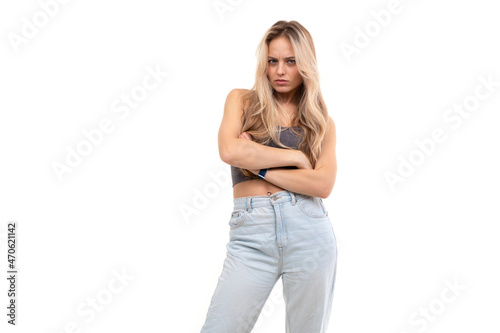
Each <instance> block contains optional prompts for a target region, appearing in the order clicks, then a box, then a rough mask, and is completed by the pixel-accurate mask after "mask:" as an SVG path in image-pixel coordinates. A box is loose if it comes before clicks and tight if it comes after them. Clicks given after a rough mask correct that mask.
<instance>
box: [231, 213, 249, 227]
mask: <svg viewBox="0 0 500 333" xmlns="http://www.w3.org/2000/svg"><path fill="white" fill-rule="evenodd" d="M246 216H247V211H246V210H245V209H235V210H233V211H232V212H231V218H230V219H229V223H228V224H229V228H230V229H231V230H234V229H236V228H239V227H241V226H242V225H243V223H245V219H246Z"/></svg>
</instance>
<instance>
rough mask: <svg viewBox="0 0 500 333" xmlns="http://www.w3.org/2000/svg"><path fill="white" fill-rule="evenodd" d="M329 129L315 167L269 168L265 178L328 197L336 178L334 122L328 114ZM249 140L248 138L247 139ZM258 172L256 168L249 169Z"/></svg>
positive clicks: (300, 190)
mask: <svg viewBox="0 0 500 333" xmlns="http://www.w3.org/2000/svg"><path fill="white" fill-rule="evenodd" d="M328 121H329V130H328V132H327V133H326V135H325V138H324V139H323V143H322V144H321V154H320V156H319V157H318V160H317V161H316V166H315V169H312V168H310V167H309V168H307V167H306V168H305V169H284V168H274V169H269V170H268V171H267V173H266V176H265V178H266V179H265V180H266V181H268V182H270V183H272V184H274V185H276V186H279V187H281V188H284V189H286V190H288V191H292V192H296V193H302V194H306V195H311V196H315V197H320V198H323V199H326V198H328V196H330V193H331V192H332V190H333V186H334V185H335V180H336V178H337V157H336V152H335V146H336V133H335V132H336V131H335V123H334V122H333V119H332V118H331V117H330V116H329V120H328ZM248 141H249V140H248ZM250 171H251V172H252V173H254V174H258V173H259V170H258V169H250Z"/></svg>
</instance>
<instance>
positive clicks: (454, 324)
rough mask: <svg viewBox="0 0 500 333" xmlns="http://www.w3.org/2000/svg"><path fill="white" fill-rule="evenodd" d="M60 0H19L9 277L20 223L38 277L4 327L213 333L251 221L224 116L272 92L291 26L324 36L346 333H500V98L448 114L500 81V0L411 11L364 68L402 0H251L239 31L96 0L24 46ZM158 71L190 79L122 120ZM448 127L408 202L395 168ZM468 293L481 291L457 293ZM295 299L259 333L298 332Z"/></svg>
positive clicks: (239, 8) (9, 65)
mask: <svg viewBox="0 0 500 333" xmlns="http://www.w3.org/2000/svg"><path fill="white" fill-rule="evenodd" d="M221 2H222V3H226V0H222V1H221ZM40 3H42V4H43V3H49V0H45V1H44V0H42V1H41V2H37V1H27V0H23V1H15V2H6V1H5V2H2V3H1V5H0V22H1V24H0V27H1V30H2V31H1V33H2V36H3V37H2V43H0V55H1V62H0V68H1V69H0V70H1V72H0V73H1V75H0V88H1V98H0V110H1V114H0V156H1V163H0V221H1V228H2V229H1V231H0V232H1V233H0V242H1V244H0V245H1V247H0V248H1V254H0V258H2V263H1V265H0V266H1V267H2V271H4V273H5V275H6V274H7V273H6V271H7V267H6V264H7V262H6V253H7V248H6V228H7V223H8V222H9V221H18V228H17V232H18V243H17V245H18V249H17V251H18V252H17V256H18V261H17V264H18V268H19V276H18V298H17V302H18V308H17V312H18V317H17V324H18V325H17V326H16V327H12V326H11V325H8V324H7V323H6V321H7V316H6V312H7V309H6V306H7V301H8V298H7V289H8V287H7V284H6V279H5V278H2V279H1V281H2V283H1V284H0V288H1V289H0V295H1V296H0V304H1V308H2V309H3V310H1V311H0V312H1V313H0V318H2V319H1V324H0V327H1V331H2V332H4V331H5V332H11V331H12V332H14V331H18V332H43V333H56V332H57V333H60V332H199V331H200V329H201V326H202V325H203V323H204V320H205V315H206V312H207V310H208V306H209V302H210V298H211V296H212V293H213V291H214V289H215V286H216V283H217V279H218V276H219V274H220V273H221V270H222V263H223V260H224V257H225V252H226V248H225V244H226V242H227V241H228V231H229V227H228V224H227V223H228V221H229V217H230V212H231V210H232V187H231V182H230V173H229V171H230V168H229V166H228V165H227V164H225V163H223V162H222V161H221V160H220V158H219V155H218V148H217V132H218V129H219V125H220V121H221V119H222V113H223V106H224V101H225V98H226V96H227V94H228V92H229V91H230V90H231V89H233V88H251V86H252V84H253V80H254V77H255V68H256V58H255V50H256V47H257V44H258V43H259V41H260V39H261V38H262V36H263V35H264V33H265V31H266V30H267V29H268V28H269V27H270V26H271V25H272V24H274V23H275V22H276V21H278V20H297V21H299V22H300V23H301V24H302V25H304V26H305V27H306V28H307V29H308V30H309V32H310V33H311V34H312V36H313V38H314V42H315V46H316V52H317V57H318V66H319V69H320V73H321V88H322V92H323V95H324V98H325V100H326V103H327V106H328V110H329V113H330V115H331V116H332V118H333V119H334V120H335V123H336V127H337V160H338V173H337V180H336V184H335V187H334V190H333V192H332V194H331V195H330V196H329V197H328V198H327V199H325V200H324V202H325V205H326V207H327V209H328V211H329V216H330V219H331V222H332V225H333V228H334V230H335V234H336V237H337V240H338V251H339V252H338V267H337V268H338V270H337V280H336V285H335V297H334V302H333V309H332V315H331V318H330V325H329V328H328V332H390V333H392V332H393V333H402V332H407V333H413V332H423V331H425V332H474V331H477V332H495V331H498V330H499V328H500V324H499V322H498V320H497V318H498V312H499V310H500V305H499V302H498V299H499V296H500V288H499V285H498V281H499V280H500V271H499V270H498V255H499V253H500V242H498V241H497V237H498V236H497V235H498V232H497V231H498V228H497V225H498V223H499V217H500V213H499V210H498V202H499V188H500V179H499V178H500V177H499V175H498V170H499V169H500V160H499V159H498V151H499V143H500V141H499V139H500V134H499V131H498V128H499V123H500V116H499V106H500V97H499V95H500V86H498V85H497V86H496V87H494V91H493V92H491V93H490V94H489V96H488V98H486V99H484V100H482V101H480V102H479V105H478V107H477V108H476V109H475V110H474V111H473V112H471V113H470V116H469V117H468V118H463V119H462V122H461V123H460V126H458V127H457V128H452V127H451V125H452V123H450V122H446V121H445V120H444V118H443V115H444V114H445V113H446V112H447V109H449V108H452V107H453V105H454V104H462V103H463V102H464V100H466V99H467V98H469V100H470V97H471V96H474V93H475V90H476V87H478V86H479V85H481V81H480V80H479V77H480V76H483V77H484V78H487V77H488V76H491V78H492V80H493V81H495V82H500V70H499V59H500V47H499V43H498V33H497V32H498V31H499V28H500V20H498V11H497V10H495V8H494V2H493V1H489V0H474V1H472V0H469V1H451V0H448V1H429V0H418V1H417V0H414V1H410V0H401V2H400V4H399V8H400V9H399V12H398V13H396V14H393V15H392V16H391V20H390V22H389V24H387V25H386V26H385V27H382V28H381V29H380V31H379V32H378V34H375V33H373V34H372V37H369V39H370V42H369V43H368V44H367V45H366V46H365V47H360V48H359V49H358V53H356V54H353V55H352V56H351V57H350V61H348V57H346V56H345V54H344V53H343V52H342V50H341V45H342V43H343V42H344V43H348V44H351V45H353V46H355V42H354V41H355V39H356V38H357V37H359V36H358V34H359V33H358V32H357V31H359V30H356V28H357V29H360V30H364V29H365V28H366V27H367V26H371V27H372V28H373V29H375V28H376V26H373V22H376V21H375V19H374V17H373V16H372V15H370V12H371V11H375V12H379V11H381V10H383V9H386V8H387V7H388V5H389V3H390V1H387V0H384V1H367V0H365V1H347V0H342V1H334V2H332V1H308V2H307V4H306V2H305V1H290V0H287V1H262V0H260V1H232V3H233V5H231V10H228V11H226V12H224V13H223V14H222V16H221V15H219V14H218V12H217V11H216V9H215V7H214V6H213V4H214V3H213V1H212V0H206V1H199V0H197V1H152V0H142V1H116V0H115V1H76V0H75V1H69V2H68V3H66V4H60V5H59V8H58V10H57V12H56V13H55V14H54V15H53V17H50V18H49V19H48V21H47V22H46V25H45V26H41V27H39V28H38V32H37V33H34V34H33V36H31V37H30V38H27V39H26V40H25V43H22V44H20V45H18V46H17V47H16V46H15V45H14V44H13V43H12V42H11V40H12V36H13V35H17V36H22V31H23V29H24V30H27V28H26V27H24V26H25V25H26V24H27V23H26V20H27V21H30V22H33V20H34V18H33V17H34V16H35V17H37V15H38V14H40V12H41V11H42V7H41V4H40ZM52 9H54V8H52ZM37 13H38V14H37ZM23 17H25V18H26V20H23ZM41 18H43V17H41ZM42 23H43V22H42ZM38 24H40V23H38ZM373 31H375V30H373ZM25 32H26V31H25ZM32 32H33V31H32ZM9 36H10V37H9ZM147 67H149V68H153V69H154V68H159V69H160V71H163V72H168V76H167V77H165V78H163V81H162V82H161V83H160V84H159V85H158V86H157V87H156V89H153V90H152V91H149V92H148V93H147V96H145V99H144V100H143V101H141V102H139V103H138V105H137V107H135V108H133V109H130V113H129V114H128V116H127V117H124V119H121V118H120V117H119V114H118V113H115V112H114V111H113V103H115V102H116V101H117V100H119V99H120V98H121V97H120V96H122V94H130V93H131V91H133V90H134V89H137V88H138V87H139V86H140V85H141V84H142V81H143V79H144V78H145V77H146V76H147V75H148V72H147V70H146V68H147ZM481 89H482V90H481V91H482V92H483V93H486V92H487V90H485V89H484V88H481ZM122 105H123V104H122ZM106 118H108V119H110V120H111V121H112V123H113V124H114V129H113V131H111V132H110V133H107V134H105V135H104V136H103V139H102V141H101V142H100V143H99V144H96V145H94V146H93V148H92V151H91V152H90V153H89V154H88V155H87V156H84V157H83V158H82V160H81V162H80V164H79V165H77V166H75V167H73V168H71V171H72V172H67V173H64V174H63V175H62V177H61V179H60V178H58V176H57V174H56V172H55V170H54V168H53V163H61V164H66V162H65V160H66V157H67V155H68V150H67V147H71V148H73V149H76V147H77V146H78V145H79V144H82V143H84V141H86V138H85V136H84V134H83V131H84V130H86V131H91V130H95V129H96V128H99V123H100V122H101V121H102V120H103V119H106ZM435 128H440V129H442V130H443V131H444V132H445V134H446V140H445V141H444V142H441V143H437V144H435V147H434V150H433V151H432V153H430V154H429V155H422V154H421V156H425V157H424V159H423V160H421V162H422V163H421V164H420V165H417V166H415V169H414V171H413V173H412V174H411V175H408V176H407V177H405V178H404V179H405V181H404V182H399V183H397V184H396V186H395V189H394V191H393V190H391V188H390V186H389V184H388V182H387V181H386V178H385V176H384V174H385V173H386V172H392V173H395V174H396V173H397V172H398V166H399V164H400V160H399V159H398V156H401V157H403V158H405V159H408V158H409V156H410V155H411V154H418V151H419V148H418V146H417V145H416V143H415V140H427V139H429V138H431V137H432V131H433V130H434V129H435ZM214 175H218V177H219V178H218V179H219V181H218V182H217V181H216V180H215V179H216V178H217V177H216V176H214ZM214 177H216V178H214ZM113 272H115V273H113ZM120 272H125V274H126V275H128V276H129V280H127V282H124V283H123V284H120V283H119V282H117V281H115V280H114V279H115V277H114V276H115V275H114V274H118V273H120ZM4 273H2V274H1V276H5V275H4ZM446 280H449V281H451V282H453V281H456V282H457V283H458V284H459V285H461V286H464V287H465V290H461V291H459V292H457V295H455V296H454V294H453V293H452V292H451V291H447V290H446V289H447V283H446ZM110 284H111V286H114V287H115V288H119V291H117V290H115V289H113V290H115V292H114V293H112V292H111V291H109V289H108V288H109V285H110ZM281 288H282V285H281V280H280V281H279V282H278V283H277V284H276V286H275V289H274V290H273V293H272V295H273V296H272V299H271V298H270V299H269V300H268V303H267V304H266V307H265V310H264V311H263V313H262V315H261V318H260V320H259V322H258V325H257V326H256V327H255V328H254V330H253V332H259V333H261V332H273V333H274V332H284V315H285V312H284V303H283V299H282V296H281V290H282V289H281ZM443 292H444V293H445V295H446V296H447V297H448V298H450V297H452V296H454V299H453V301H451V302H448V303H444V302H442V301H441V300H440V298H441V295H442V293H443ZM92 298H96V299H97V306H99V307H98V308H99V311H97V310H92V308H91V307H90V305H89V304H90V303H87V302H90V301H91V299H92ZM242 301H244V300H242ZM103 302H104V303H105V304H102V303H103ZM429 307H430V308H431V310H430V313H431V314H432V313H434V315H433V317H432V320H431V319H428V320H424V322H425V323H426V325H425V326H424V324H422V318H424V317H422V316H420V317H419V315H417V313H418V311H419V309H420V310H422V309H425V308H429ZM78 309H83V310H86V313H87V315H84V316H82V315H81V314H79V312H77V311H78ZM90 313H93V316H92V317H91V315H90ZM411 318H414V319H415V318H420V324H419V325H416V324H415V323H413V324H412V323H411V322H410V319H411ZM72 322H73V323H74V324H71V323H72ZM67 325H68V326H67ZM71 325H74V326H73V329H71ZM66 327H68V329H66Z"/></svg>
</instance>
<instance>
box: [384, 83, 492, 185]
mask: <svg viewBox="0 0 500 333" xmlns="http://www.w3.org/2000/svg"><path fill="white" fill-rule="evenodd" d="M492 76H493V74H489V75H488V77H487V78H485V77H484V76H482V75H480V76H478V81H479V82H480V84H478V85H477V86H476V88H475V89H474V93H472V94H470V95H468V96H466V97H465V98H464V99H463V100H462V102H461V103H454V104H453V106H452V107H449V108H448V109H446V110H445V111H444V113H443V116H442V118H443V121H444V122H445V123H446V124H449V126H450V127H451V128H452V129H454V130H457V129H458V128H460V127H461V125H462V123H463V120H464V119H467V118H469V117H470V116H471V115H472V114H473V112H475V111H476V110H477V109H478V108H479V105H480V102H481V101H485V100H486V99H488V98H490V97H491V96H492V95H493V94H494V93H495V92H496V90H497V87H499V86H500V82H499V81H494V80H493V77H492ZM447 139H448V135H447V134H446V130H445V129H443V128H442V127H436V128H434V129H432V131H431V135H430V137H429V138H423V139H417V140H414V143H415V145H416V146H417V148H415V149H413V150H412V151H410V153H409V154H408V157H407V158H406V157H404V156H403V155H398V161H399V163H398V166H397V168H396V171H395V172H393V171H386V172H384V175H383V176H384V178H385V181H386V183H387V185H388V186H389V189H390V190H391V191H392V192H394V191H395V190H396V185H398V184H400V183H404V182H405V181H406V179H408V177H410V176H411V175H413V174H414V173H415V171H416V169H417V167H419V166H421V165H422V164H424V162H425V161H427V159H428V158H429V157H430V156H431V155H433V154H434V153H435V152H436V150H437V147H438V144H440V143H443V142H445V141H446V140H447Z"/></svg>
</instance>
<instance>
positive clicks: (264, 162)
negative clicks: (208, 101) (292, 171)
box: [218, 89, 303, 169]
mask: <svg viewBox="0 0 500 333" xmlns="http://www.w3.org/2000/svg"><path fill="white" fill-rule="evenodd" d="M244 91H245V90H244V89H233V90H231V91H230V92H229V94H228V95H227V98H226V103H225V105H224V115H223V117H222V122H221V124H220V128H219V134H218V141H219V155H220V158H221V160H222V161H224V162H225V163H227V164H229V165H233V166H235V167H241V168H244V169H264V168H274V167H282V166H296V167H299V166H300V165H301V164H302V163H303V157H302V156H300V154H298V152H297V151H294V150H288V149H282V148H275V147H269V146H266V145H262V144H259V143H257V142H253V141H252V140H246V139H243V138H241V135H240V131H241V127H242V125H243V124H242V116H243V105H242V101H241V96H242V95H241V94H242V93H243V92H244Z"/></svg>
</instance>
